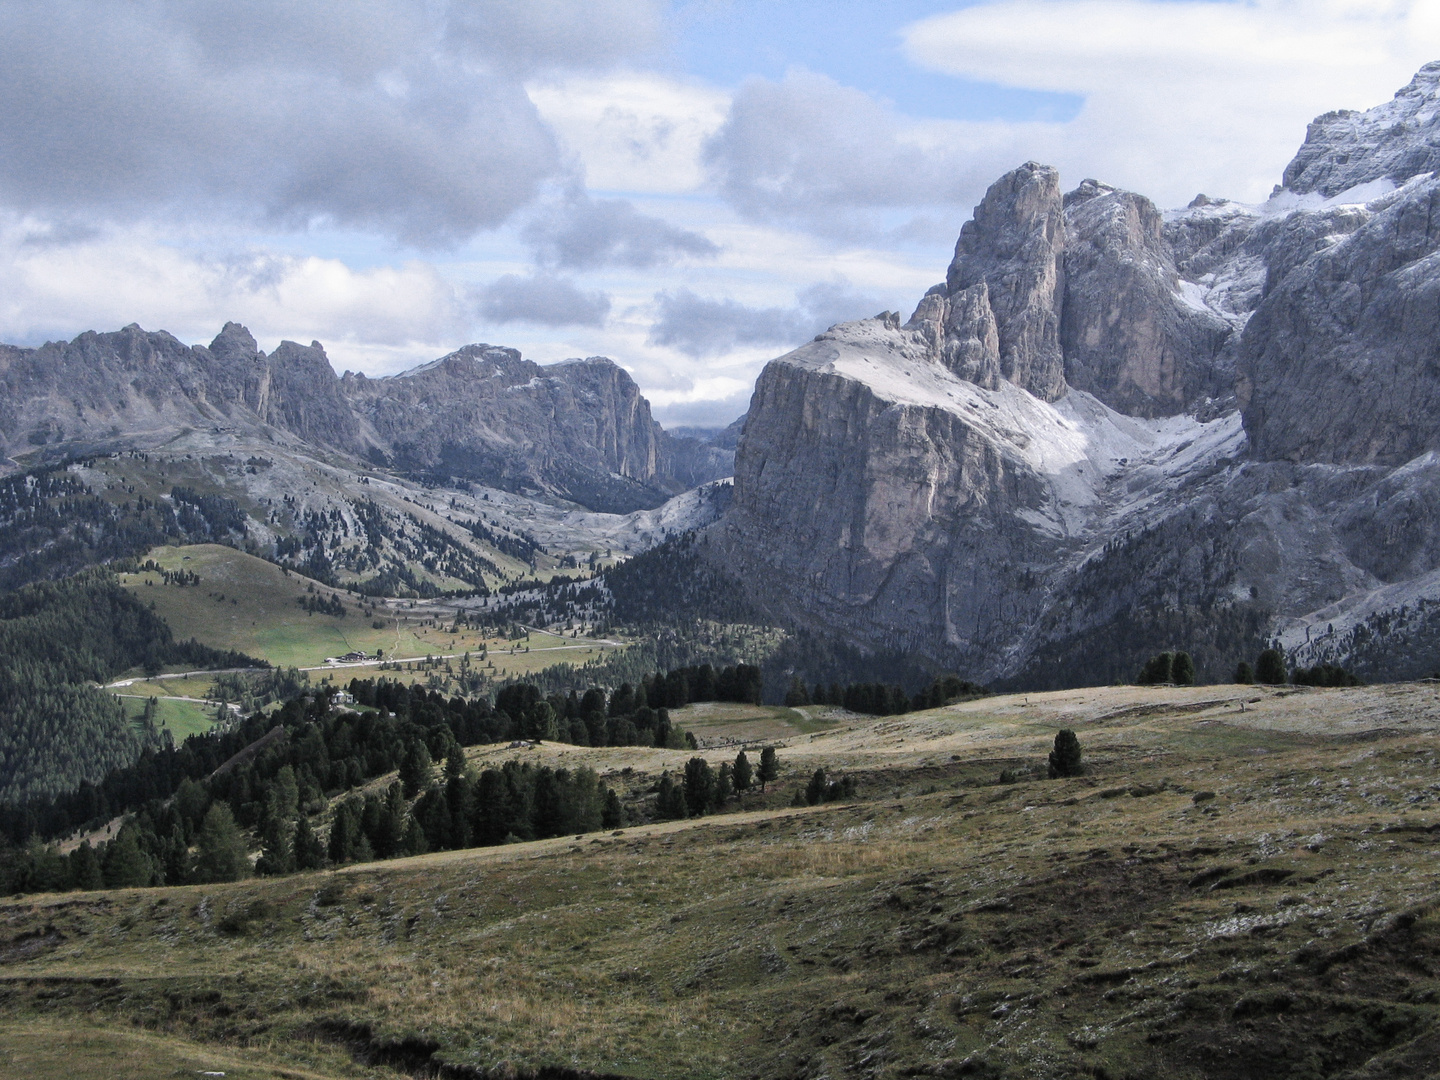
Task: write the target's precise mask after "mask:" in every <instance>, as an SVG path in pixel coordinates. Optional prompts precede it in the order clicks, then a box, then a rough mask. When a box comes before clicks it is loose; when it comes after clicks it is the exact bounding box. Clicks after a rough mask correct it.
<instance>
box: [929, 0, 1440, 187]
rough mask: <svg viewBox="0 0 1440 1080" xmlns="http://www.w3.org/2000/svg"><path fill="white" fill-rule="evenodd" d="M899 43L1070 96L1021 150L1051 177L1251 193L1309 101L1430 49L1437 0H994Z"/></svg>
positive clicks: (1348, 103) (1346, 89)
mask: <svg viewBox="0 0 1440 1080" xmlns="http://www.w3.org/2000/svg"><path fill="white" fill-rule="evenodd" d="M905 44H906V49H907V51H908V53H909V55H910V56H911V57H912V58H913V59H914V60H915V61H916V62H918V63H920V64H922V65H924V66H927V67H930V68H932V69H934V70H937V71H943V72H948V73H950V74H953V75H958V76H962V77H965V78H968V79H979V80H985V81H993V82H999V83H1003V84H1005V85H1009V86H1017V87H1025V88H1030V89H1038V90H1051V91H1062V92H1067V93H1078V94H1082V95H1084V97H1085V105H1084V107H1083V108H1082V110H1081V112H1080V114H1079V115H1078V116H1077V117H1076V118H1075V119H1074V120H1073V121H1070V122H1069V123H1068V124H1065V125H1060V126H1057V127H1056V128H1055V129H1053V130H1051V131H1048V132H1037V133H1036V134H1037V135H1038V136H1039V137H1038V138H1036V139H1035V140H1034V142H1033V143H1032V144H1031V145H1030V146H1029V147H1028V148H1027V151H1026V153H1025V154H1024V155H1023V156H1025V157H1032V158H1038V159H1041V160H1046V161H1049V162H1050V163H1053V164H1056V165H1058V166H1060V168H1061V169H1062V170H1063V171H1064V172H1065V173H1066V181H1067V183H1069V182H1078V181H1079V180H1080V179H1082V178H1083V177H1084V176H1096V177H1098V178H1099V179H1102V180H1105V181H1106V182H1109V183H1115V184H1119V185H1122V186H1125V187H1129V188H1131V189H1133V190H1137V191H1140V192H1142V193H1143V194H1146V195H1149V196H1151V197H1152V198H1155V199H1156V200H1157V201H1159V202H1160V203H1161V204H1162V205H1163V204H1174V203H1177V202H1180V201H1182V200H1185V199H1188V198H1189V196H1190V195H1193V194H1194V193H1195V192H1197V191H1202V190H1203V191H1206V192H1208V193H1211V194H1219V195H1229V196H1234V197H1241V198H1251V199H1258V198H1262V197H1264V196H1265V195H1266V194H1268V192H1269V190H1270V187H1271V186H1272V185H1273V184H1275V183H1277V182H1278V181H1279V180H1280V174H1281V171H1282V170H1283V168H1284V166H1285V164H1286V162H1288V161H1289V159H1290V158H1291V156H1293V154H1294V152H1295V150H1296V149H1297V148H1298V147H1299V145H1300V142H1301V141H1302V140H1303V138H1304V135H1305V126H1306V124H1307V123H1308V122H1309V121H1310V120H1311V119H1313V118H1314V117H1315V115H1317V114H1318V113H1320V112H1325V111H1328V110H1330V109H1338V108H1368V107H1369V106H1372V105H1375V104H1377V103H1379V102H1380V101H1383V100H1385V99H1386V98H1388V97H1390V96H1391V94H1393V93H1394V91H1395V90H1396V89H1398V88H1399V87H1400V86H1401V85H1403V84H1404V83H1405V82H1406V81H1407V79H1408V77H1409V75H1410V74H1411V73H1412V72H1413V71H1415V70H1416V69H1417V68H1419V67H1420V65H1421V64H1423V63H1425V62H1427V61H1429V60H1432V59H1435V58H1436V57H1437V56H1440V2H1437V0H1410V2H1406V0H1367V2H1359V0H1303V2H1302V0H1253V2H1250V3H1222V2H1200V0H1179V2H1165V3H1160V2H1150V0H998V2H993V3H985V4H980V5H977V6H974V7H968V8H965V9H963V10H961V11H957V12H954V13H952V14H947V15H939V16H935V17H933V18H930V19H926V20H924V21H922V22H919V23H916V24H915V25H913V26H911V27H909V28H907V29H906V31H905ZM1018 163H1019V160H1018V157H1017V160H1015V161H1012V162H1011V163H1010V164H1011V165H1014V164H1018Z"/></svg>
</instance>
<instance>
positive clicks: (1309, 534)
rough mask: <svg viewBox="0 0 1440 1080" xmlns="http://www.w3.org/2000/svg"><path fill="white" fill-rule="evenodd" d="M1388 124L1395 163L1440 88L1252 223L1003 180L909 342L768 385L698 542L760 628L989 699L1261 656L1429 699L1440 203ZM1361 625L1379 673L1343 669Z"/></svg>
mask: <svg viewBox="0 0 1440 1080" xmlns="http://www.w3.org/2000/svg"><path fill="white" fill-rule="evenodd" d="M1397 110H1399V111H1403V112H1405V114H1406V116H1408V117H1410V118H1411V121H1410V123H1411V126H1410V127H1409V128H1407V129H1405V132H1402V134H1406V133H1407V132H1408V134H1406V138H1408V139H1409V140H1410V141H1411V142H1413V143H1417V144H1424V145H1427V146H1428V145H1429V143H1428V141H1427V140H1428V138H1429V137H1430V135H1431V134H1435V135H1440V120H1437V117H1440V65H1428V66H1427V67H1426V68H1425V69H1424V70H1422V72H1421V74H1420V75H1419V76H1417V78H1416V80H1414V81H1413V82H1412V83H1411V84H1410V85H1409V86H1407V87H1406V88H1404V89H1402V90H1401V91H1400V93H1399V94H1398V95H1397V98H1396V102H1392V103H1388V104H1387V105H1384V106H1381V107H1379V109H1378V110H1371V112H1370V113H1366V114H1345V115H1344V116H1343V117H1342V119H1343V123H1342V122H1341V121H1340V120H1336V119H1334V117H1335V116H1339V115H1340V114H1327V117H1329V118H1327V117H1322V118H1321V119H1320V120H1318V121H1316V123H1315V124H1312V125H1311V128H1310V131H1309V133H1308V136H1307V141H1306V144H1305V147H1304V148H1302V156H1301V157H1297V159H1296V160H1297V162H1299V161H1302V159H1303V166H1301V167H1295V166H1292V169H1290V170H1287V172H1286V177H1287V178H1293V177H1296V176H1299V177H1303V178H1305V179H1303V181H1297V182H1296V183H1297V187H1298V188H1300V189H1303V190H1298V189H1282V190H1280V191H1278V192H1277V194H1276V195H1275V196H1273V197H1272V198H1271V200H1269V201H1268V202H1267V203H1266V204H1263V205H1261V206H1244V205H1241V204H1236V203H1232V202H1229V201H1227V200H1223V199H1211V198H1208V197H1206V196H1203V195H1202V196H1199V197H1197V198H1196V199H1195V200H1194V201H1193V202H1192V203H1191V205H1190V206H1189V207H1187V208H1185V209H1184V210H1179V211H1170V212H1164V213H1162V212H1161V211H1159V210H1157V209H1156V208H1155V207H1154V205H1153V204H1152V203H1150V201H1149V200H1148V199H1146V198H1144V197H1143V196H1141V195H1137V194H1135V193H1132V192H1125V191H1122V190H1120V189H1117V188H1113V187H1110V186H1109V185H1105V184H1101V183H1099V182H1098V181H1094V180H1086V181H1084V182H1082V183H1081V184H1080V185H1079V186H1078V187H1077V188H1075V189H1074V190H1072V191H1070V192H1068V193H1063V194H1062V190H1061V185H1060V183H1059V174H1058V172H1057V171H1056V170H1054V169H1053V168H1051V167H1049V166H1045V165H1040V164H1037V163H1035V162H1028V163H1026V164H1024V165H1022V166H1020V167H1019V168H1017V169H1016V170H1014V171H1012V172H1011V173H1009V174H1007V175H1006V176H1004V177H1002V178H1001V179H1000V180H998V181H996V183H995V184H994V185H992V186H991V188H990V190H989V192H987V194H986V196H985V198H984V199H983V200H982V201H981V203H980V204H979V205H978V206H977V207H976V212H975V215H974V217H973V218H972V220H971V221H970V222H967V223H966V225H965V227H964V228H963V229H962V231H961V234H960V238H959V241H958V242H957V245H956V256H955V260H954V261H953V262H952V263H951V266H950V269H949V271H948V273H947V276H946V280H945V282H944V283H943V284H941V285H938V286H936V287H935V288H933V289H931V290H930V291H929V292H928V293H927V294H926V295H925V297H924V298H922V299H921V301H920V303H919V305H918V306H917V308H916V310H915V313H914V315H913V316H912V317H911V318H910V319H909V320H908V321H906V322H904V323H902V322H901V316H899V315H898V314H895V313H893V312H886V313H882V314H881V315H879V316H877V317H875V318H874V319H869V320H861V321H859V322H855V323H848V324H841V325H839V326H837V327H834V328H832V330H831V331H829V332H828V333H827V334H824V335H821V336H820V337H819V338H817V340H816V341H814V342H811V343H808V344H806V345H803V346H801V347H800V348H799V349H796V350H794V351H792V352H790V353H787V354H786V355H785V356H782V357H779V358H777V359H776V360H773V361H771V362H770V364H769V365H767V367H766V369H765V371H764V372H762V374H761V376H760V379H759V381H758V382H757V387H756V393H755V396H754V398H753V399H752V404H751V409H750V412H749V414H748V418H747V422H746V425H745V429H744V434H743V436H742V437H741V439H740V442H739V447H738V450H737V457H736V472H735V494H734V500H733V502H732V505H731V508H730V510H729V511H728V512H727V513H726V515H725V517H724V518H723V519H722V520H721V521H720V522H719V523H717V524H716V525H713V526H711V527H710V528H709V530H708V531H707V533H706V535H705V540H706V543H705V545H704V549H705V550H707V551H709V552H710V557H711V558H713V559H715V560H717V561H719V562H721V563H723V564H725V565H727V566H729V567H730V568H731V569H732V570H733V571H734V572H735V573H736V575H737V576H738V577H739V578H740V579H741V580H743V581H746V582H748V583H750V588H751V591H752V592H754V593H755V594H756V597H757V600H758V601H759V602H761V603H762V604H763V605H764V606H766V607H767V609H768V610H771V611H773V612H776V613H778V614H780V615H782V616H783V617H785V618H788V619H790V620H792V621H795V622H801V623H804V622H807V621H812V622H813V621H818V622H821V623H823V624H825V625H829V626H831V627H833V628H835V631H836V633H837V634H838V635H839V636H841V637H843V638H846V639H848V640H850V641H852V642H854V643H857V644H861V645H863V646H866V647H870V648H877V649H885V648H892V647H901V648H905V649H908V650H913V651H914V652H916V653H917V654H918V655H921V656H924V657H926V658H928V660H929V661H930V662H931V663H933V664H935V665H937V666H946V667H953V668H955V669H957V670H959V671H961V672H962V673H964V674H965V675H967V677H972V678H978V679H982V680H989V681H995V682H998V683H1000V684H1007V683H1012V682H1013V683H1016V684H1023V685H1034V686H1042V685H1078V684H1080V683H1082V682H1084V681H1087V680H1088V681H1092V682H1093V681H1095V680H1096V679H1097V678H1098V679H1100V680H1101V681H1110V679H1112V678H1121V677H1123V678H1131V677H1133V675H1134V671H1135V670H1138V664H1139V662H1141V661H1142V660H1143V658H1144V657H1145V656H1146V655H1149V654H1151V653H1154V652H1158V651H1160V650H1162V649H1166V648H1187V647H1188V648H1190V649H1192V651H1195V652H1196V654H1197V657H1198V659H1199V662H1200V664H1201V668H1202V675H1203V677H1206V678H1210V679H1223V678H1226V677H1228V676H1229V674H1230V669H1231V668H1233V665H1234V663H1235V662H1236V661H1237V660H1239V659H1242V658H1244V657H1245V656H1246V654H1247V653H1253V650H1254V649H1255V648H1256V647H1257V646H1263V645H1264V644H1266V643H1268V642H1269V641H1270V640H1271V639H1272V638H1273V637H1277V636H1280V635H1282V634H1283V635H1284V638H1285V641H1286V644H1287V647H1289V648H1291V649H1292V652H1293V653H1294V655H1295V656H1296V657H1297V658H1300V657H1308V656H1318V655H1320V654H1321V653H1323V654H1324V655H1325V658H1326V659H1327V660H1330V661H1341V662H1346V661H1348V662H1354V663H1357V664H1358V665H1359V666H1361V667H1362V668H1363V669H1364V673H1365V674H1366V675H1367V676H1368V677H1376V678H1387V677H1401V676H1405V675H1415V674H1423V673H1428V671H1429V670H1432V669H1433V665H1434V657H1433V653H1432V652H1431V651H1430V650H1431V649H1432V647H1433V645H1434V644H1435V643H1437V642H1440V617H1437V615H1436V613H1434V612H1429V611H1428V608H1426V606H1425V605H1427V604H1430V603H1432V601H1440V591H1437V588H1440V586H1437V581H1436V580H1435V575H1434V574H1433V571H1434V570H1436V569H1437V567H1440V553H1437V552H1436V550H1435V545H1434V544H1433V543H1432V542H1430V540H1429V539H1428V538H1429V537H1432V536H1434V535H1435V534H1436V531H1437V530H1436V527H1437V526H1440V521H1437V520H1436V518H1437V510H1436V509H1435V507H1436V505H1437V504H1436V502H1435V501H1434V500H1433V499H1430V498H1428V497H1427V493H1432V492H1433V491H1434V490H1436V485H1437V484H1440V457H1437V450H1440V419H1437V417H1440V410H1437V409H1436V408H1435V406H1436V405H1437V404H1440V352H1437V349H1436V346H1435V344H1434V343H1435V342H1436V341H1440V332H1437V331H1440V327H1436V326H1435V325H1434V322H1435V316H1434V315H1433V314H1432V312H1433V311H1434V310H1437V305H1436V304H1435V303H1434V301H1433V297H1434V296H1436V295H1440V262H1437V260H1436V259H1434V258H1432V256H1433V255H1434V254H1435V253H1436V252H1437V251H1440V224H1437V223H1440V213H1437V212H1436V210H1437V208H1440V180H1437V179H1436V177H1435V175H1434V174H1433V173H1432V172H1430V171H1428V170H1429V168H1433V164H1432V163H1431V161H1430V159H1429V158H1428V157H1426V156H1424V155H1423V154H1421V153H1419V152H1418V151H1417V152H1416V153H1414V154H1408V155H1407V154H1406V153H1403V152H1401V151H1400V150H1399V149H1397V147H1396V146H1394V145H1391V143H1389V142H1386V141H1385V139H1392V140H1393V139H1394V138H1396V137H1398V136H1396V135H1395V133H1394V131H1393V124H1392V125H1391V127H1385V126H1384V124H1385V123H1387V122H1389V121H1388V120H1387V118H1388V117H1390V115H1391V114H1392V113H1394V112H1396V111H1397ZM1382 129H1383V131H1382ZM1376 132H1382V133H1383V134H1384V138H1383V139H1382V138H1380V137H1379V136H1378V135H1376V134H1375V133H1376ZM1357 133H1358V134H1357ZM1372 136H1373V137H1372ZM1367 139H1368V140H1369V141H1368V142H1367V141H1366V140H1367ZM1362 144H1363V145H1365V146H1372V144H1373V146H1374V147H1375V148H1376V149H1375V150H1374V154H1375V160H1372V161H1369V162H1368V163H1367V162H1366V161H1355V160H1354V159H1353V156H1352V154H1353V152H1354V149H1355V147H1356V146H1357V145H1362ZM1327 163H1328V164H1327ZM1406 163H1409V164H1406ZM1417 164H1418V165H1419V166H1421V167H1422V170H1421V171H1420V172H1419V173H1418V175H1402V174H1403V173H1404V171H1405V169H1407V168H1410V167H1414V166H1416V165H1417ZM1322 176H1328V177H1334V178H1335V179H1332V180H1328V181H1325V180H1322V179H1321V178H1322ZM1342 180H1343V181H1344V182H1345V183H1347V184H1348V186H1347V187H1345V188H1343V189H1341V190H1340V191H1338V192H1336V193H1333V194H1328V195H1327V194H1326V191H1328V190H1329V188H1332V187H1335V186H1336V185H1338V184H1340V183H1342ZM1350 181H1354V183H1350ZM1167 426H1168V427H1167ZM1167 431H1169V432H1170V434H1172V435H1173V436H1174V441H1173V442H1172V441H1169V440H1167V438H1166V432H1167ZM1121 433H1124V437H1120V434H1121ZM1127 445H1128V449H1127ZM1167 447H1168V448H1169V449H1168V450H1166V449H1165V448H1167ZM847 458H848V459H847ZM1082 477H1083V480H1082ZM1161 568H1163V569H1161ZM1432 594H1433V595H1432ZM1377 596H1389V597H1391V598H1392V600H1394V603H1389V602H1386V603H1380V604H1379V606H1378V608H1377V604H1376V601H1375V597H1377ZM1396 598H1398V599H1396ZM1406 605H1408V606H1409V607H1408V610H1409V616H1408V617H1407V618H1406V619H1397V618H1394V617H1393V616H1394V614H1395V612H1397V611H1400V610H1402V609H1406ZM1417 605H1418V606H1417ZM1352 610H1353V611H1355V612H1356V613H1357V616H1356V618H1355V619H1350V618H1349V617H1348V613H1349V612H1351V611H1352ZM1364 611H1368V612H1369V614H1368V615H1364V616H1361V615H1360V614H1358V613H1360V612H1364ZM1417 611H1419V612H1420V614H1419V615H1416V612H1417ZM1321 613H1324V616H1325V618H1324V622H1323V624H1322V623H1321ZM1337 622H1338V623H1340V624H1341V625H1342V626H1346V627H1347V630H1346V632H1347V633H1349V634H1350V635H1351V636H1350V637H1349V638H1347V639H1346V642H1342V641H1340V640H1339V639H1338V638H1336V637H1335V633H1336V632H1335V631H1334V630H1333V627H1334V625H1335V624H1336V623H1337ZM1357 622H1359V623H1363V625H1362V626H1361V629H1360V630H1356V628H1355V624H1356V623H1357ZM1432 623H1433V624H1434V625H1432ZM1382 624H1383V626H1384V627H1385V629H1384V634H1386V635H1389V636H1388V637H1387V638H1386V640H1387V642H1388V646H1389V647H1388V648H1386V649H1378V650H1377V649H1374V648H1369V647H1368V646H1367V649H1368V651H1367V649H1362V648H1361V647H1360V646H1361V645H1362V644H1364V641H1365V640H1368V638H1366V633H1370V632H1372V631H1378V629H1379V628H1381V627H1382ZM1394 626H1408V627H1409V629H1408V630H1406V631H1405V632H1404V633H1400V634H1398V635H1396V634H1393V633H1392V632H1391V629H1390V628H1391V627H1394ZM1367 628H1368V629H1367ZM1362 630H1363V631H1365V632H1364V633H1362V632H1361V631H1362ZM1357 635H1358V636H1357ZM1326 637H1329V638H1334V640H1332V641H1331V642H1330V646H1321V645H1319V644H1318V642H1319V641H1320V639H1321V638H1326ZM1362 639H1364V640H1362ZM1347 642H1348V643H1347Z"/></svg>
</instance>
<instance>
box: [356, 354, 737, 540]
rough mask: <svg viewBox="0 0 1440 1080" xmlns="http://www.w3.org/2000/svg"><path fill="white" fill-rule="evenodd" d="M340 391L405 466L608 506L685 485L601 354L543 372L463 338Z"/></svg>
mask: <svg viewBox="0 0 1440 1080" xmlns="http://www.w3.org/2000/svg"><path fill="white" fill-rule="evenodd" d="M345 388H346V394H347V397H348V399H349V401H350V403H351V405H352V407H353V408H355V409H356V411H358V412H359V413H360V414H361V415H362V416H364V417H365V418H366V419H367V420H368V421H369V422H370V423H371V425H373V427H374V429H375V431H376V433H377V434H378V435H379V437H380V439H381V442H382V444H383V445H384V446H385V447H386V448H387V452H388V454H389V458H390V461H391V462H392V463H393V464H394V465H395V466H396V467H397V468H399V469H401V470H402V471H404V472H408V473H418V474H424V475H430V476H434V477H436V478H437V479H448V478H458V479H466V480H479V479H486V480H488V481H489V482H492V483H498V484H500V485H502V486H505V487H508V488H511V489H514V490H523V489H525V488H530V489H533V490H535V491H549V492H553V493H556V494H563V495H564V496H566V497H567V498H570V499H573V500H574V501H576V502H579V503H581V504H582V505H585V506H589V507H591V508H592V509H598V510H605V511H608V512H613V513H626V512H629V511H631V510H635V509H639V508H641V507H648V506H657V505H659V503H660V502H662V501H664V499H665V498H666V497H667V496H668V495H670V494H674V493H676V492H678V491H680V490H684V488H685V486H686V485H684V484H682V483H681V482H679V481H677V480H675V479H674V478H673V477H671V476H670V475H669V473H668V472H667V471H666V466H667V464H668V462H667V461H666V451H667V449H668V441H667V439H666V437H665V434H664V432H663V431H662V430H661V429H660V426H659V425H658V424H656V423H655V422H654V420H652V419H651V417H650V406H649V403H648V402H646V400H645V399H644V398H643V397H642V396H641V395H640V390H639V388H638V387H637V386H636V385H635V382H634V380H632V379H631V378H630V376H629V375H628V374H626V373H625V371H624V370H623V369H622V368H620V367H619V366H618V365H617V364H615V363H614V362H613V361H611V360H608V359H605V358H604V357H591V358H590V359H588V360H572V361H567V362H565V363H562V364H554V365H551V366H548V367H541V366H540V365H538V364H536V363H534V362H533V361H530V360H524V359H522V358H521V356H520V354H519V353H518V352H517V351H516V350H514V349H506V348H500V347H497V346H490V345H468V346H466V347H465V348H464V349H461V350H459V351H458V352H454V353H451V354H450V355H448V356H445V357H442V358H441V359H439V360H436V361H434V362H432V363H429V364H425V365H423V366H422V367H419V368H416V369H414V370H412V371H409V372H406V373H405V374H403V375H398V376H395V377H393V378H386V379H366V378H364V377H358V376H351V377H347V379H346V380H345ZM705 479H706V480H711V479H715V477H713V476H709V477H706V478H705ZM692 486H693V485H692Z"/></svg>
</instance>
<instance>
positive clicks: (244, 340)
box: [210, 322, 262, 361]
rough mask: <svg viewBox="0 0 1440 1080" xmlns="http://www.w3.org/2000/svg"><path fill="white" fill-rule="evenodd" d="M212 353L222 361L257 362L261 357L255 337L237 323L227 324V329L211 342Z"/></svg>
mask: <svg viewBox="0 0 1440 1080" xmlns="http://www.w3.org/2000/svg"><path fill="white" fill-rule="evenodd" d="M210 352H211V354H212V355H214V356H215V357H216V358H217V359H220V360H246V361H248V360H256V359H259V358H260V357H261V355H262V354H261V352H260V346H259V345H258V344H257V343H256V341H255V336H254V335H253V334H251V333H250V331H249V330H247V329H246V328H245V327H243V326H241V325H240V324H239V323H237V322H227V323H226V324H225V328H224V329H223V330H221V331H220V333H218V334H216V335H215V340H214V341H212V342H210Z"/></svg>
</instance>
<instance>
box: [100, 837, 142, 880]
mask: <svg viewBox="0 0 1440 1080" xmlns="http://www.w3.org/2000/svg"><path fill="white" fill-rule="evenodd" d="M100 868H101V872H102V873H103V874H104V875H105V884H106V885H107V886H109V887H110V888H112V889H131V888H135V887H137V886H142V885H149V884H150V876H151V874H152V873H153V872H154V867H153V866H152V865H151V862H150V857H149V856H148V855H146V854H145V852H144V851H142V850H141V848H140V830H139V829H137V828H136V827H135V826H133V825H130V824H126V825H123V826H121V828H120V835H118V836H117V837H115V839H114V840H111V841H110V843H109V844H107V845H106V846H105V858H104V859H103V860H101V864H100Z"/></svg>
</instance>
